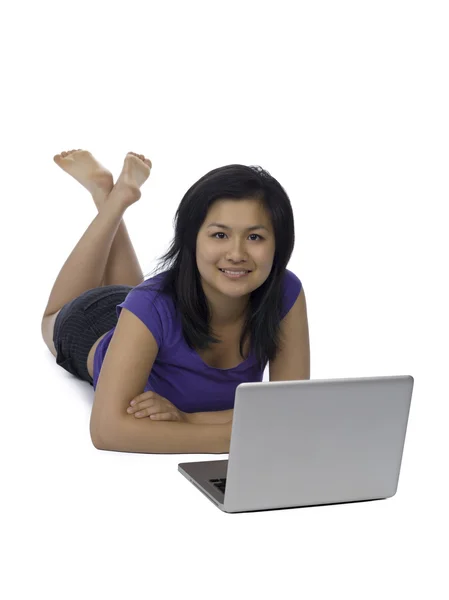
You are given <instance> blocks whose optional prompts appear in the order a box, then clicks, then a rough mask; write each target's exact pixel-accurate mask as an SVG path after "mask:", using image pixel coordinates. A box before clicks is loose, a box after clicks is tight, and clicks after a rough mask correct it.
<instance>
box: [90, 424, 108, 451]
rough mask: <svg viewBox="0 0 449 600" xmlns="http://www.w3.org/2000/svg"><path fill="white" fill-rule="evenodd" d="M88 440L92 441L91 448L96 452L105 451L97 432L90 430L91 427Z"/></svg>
mask: <svg viewBox="0 0 449 600" xmlns="http://www.w3.org/2000/svg"><path fill="white" fill-rule="evenodd" d="M90 439H91V441H92V444H93V446H94V447H95V448H96V449H97V450H106V448H105V446H104V444H103V441H102V439H101V437H100V435H99V433H98V431H97V430H95V429H94V428H92V426H91V428H90Z"/></svg>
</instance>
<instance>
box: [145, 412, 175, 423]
mask: <svg viewBox="0 0 449 600" xmlns="http://www.w3.org/2000/svg"><path fill="white" fill-rule="evenodd" d="M150 419H151V420H154V421H175V420H176V419H175V418H174V417H173V413H169V412H166V413H155V414H153V415H150Z"/></svg>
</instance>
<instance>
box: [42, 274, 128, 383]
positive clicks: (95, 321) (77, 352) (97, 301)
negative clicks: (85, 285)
mask: <svg viewBox="0 0 449 600" xmlns="http://www.w3.org/2000/svg"><path fill="white" fill-rule="evenodd" d="M132 289H133V287H132V286H130V285H106V286H103V287H96V288H92V289H91V290H87V292H84V293H83V294H81V295H80V296H78V297H77V298H75V299H74V300H71V301H70V302H68V303H67V304H65V305H64V306H63V308H62V310H61V312H60V313H59V314H58V316H57V317H56V321H55V326H54V331H53V342H54V344H55V348H56V352H57V356H56V364H58V365H59V366H60V367H62V368H63V369H65V370H66V371H68V372H69V373H71V374H72V375H74V376H75V377H77V378H78V379H82V380H83V381H87V382H89V383H90V385H92V386H93V379H92V377H91V376H90V375H89V372H88V370H87V357H88V355H89V351H90V349H91V348H92V346H93V345H94V344H95V342H96V341H97V339H98V338H99V337H101V336H102V335H103V334H104V333H106V332H108V331H110V330H111V329H112V328H113V327H115V326H116V325H117V320H118V319H117V316H116V311H115V309H116V306H117V304H120V303H121V302H123V300H124V299H125V298H126V296H127V295H128V293H129V292H130V291H131V290H132Z"/></svg>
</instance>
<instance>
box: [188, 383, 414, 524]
mask: <svg viewBox="0 0 449 600" xmlns="http://www.w3.org/2000/svg"><path fill="white" fill-rule="evenodd" d="M413 384H414V379H413V377H412V376H411V375H401V376H391V377H362V378H354V379H314V380H301V381H281V382H279V381H263V382H257V383H241V384H240V385H238V386H237V388H236V391H235V404H234V417H233V422H232V434H231V444H230V447H229V455H228V456H229V458H228V459H227V460H213V461H202V462H187V463H179V464H178V471H180V472H181V473H182V474H183V475H184V476H185V477H186V478H187V479H188V480H189V481H191V482H192V483H193V484H194V485H195V486H196V487H197V488H199V489H200V490H201V491H202V492H203V494H205V495H206V496H207V497H208V498H209V499H210V500H211V501H212V502H213V503H214V504H216V505H217V506H218V508H220V509H221V510H222V511H224V512H229V513H234V512H247V511H259V510H273V509H280V508H297V507H305V506H316V505H324V504H340V503H347V502H361V501H366V500H381V499H385V498H391V496H394V495H395V494H396V491H397V487H398V481H399V472H400V468H401V462H402V453H403V449H404V442H405V433H406V430H407V422H408V415H409V410H410V403H411V398H412V391H413Z"/></svg>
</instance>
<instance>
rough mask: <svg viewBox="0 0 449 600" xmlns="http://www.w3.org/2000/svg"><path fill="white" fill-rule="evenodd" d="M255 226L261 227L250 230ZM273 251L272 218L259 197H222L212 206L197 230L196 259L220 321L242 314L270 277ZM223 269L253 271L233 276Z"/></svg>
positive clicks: (204, 286)
mask: <svg viewBox="0 0 449 600" xmlns="http://www.w3.org/2000/svg"><path fill="white" fill-rule="evenodd" d="M211 223H220V224H222V226H218V225H211ZM256 225H261V226H262V227H258V228H257V229H252V230H250V229H249V228H251V227H254V226H256ZM224 226H226V227H224ZM274 251H275V239H274V231H273V227H272V224H271V220H270V217H269V215H268V213H267V212H266V210H265V208H264V207H263V205H262V204H261V203H260V202H259V201H258V200H253V199H248V200H225V199H223V200H219V201H217V202H215V203H214V204H213V205H212V206H211V208H210V209H209V212H208V214H207V216H206V219H205V220H204V223H203V224H202V226H201V228H200V230H199V232H198V237H197V243H196V260H197V266H198V270H199V273H200V277H201V281H202V284H203V289H204V293H205V295H206V297H207V299H208V300H209V303H210V305H211V308H212V314H213V315H215V319H216V320H217V321H221V320H223V321H226V320H232V319H233V318H235V317H236V316H237V315H238V314H240V313H241V311H242V308H243V307H244V306H246V305H247V303H248V301H249V295H250V294H251V292H252V291H254V290H255V289H257V288H258V287H260V286H261V285H262V284H263V283H264V282H265V281H266V279H267V278H268V276H269V274H270V272H271V268H272V265H273V260H274ZM220 269H237V270H249V271H251V272H250V273H248V274H247V275H245V276H244V277H241V278H237V279H231V278H229V277H227V276H226V275H225V274H224V273H222V272H221V271H220Z"/></svg>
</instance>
